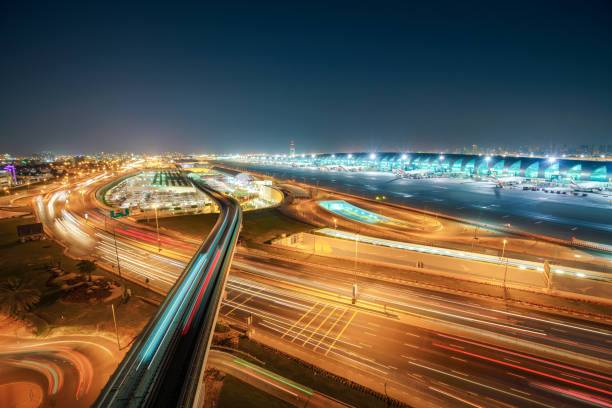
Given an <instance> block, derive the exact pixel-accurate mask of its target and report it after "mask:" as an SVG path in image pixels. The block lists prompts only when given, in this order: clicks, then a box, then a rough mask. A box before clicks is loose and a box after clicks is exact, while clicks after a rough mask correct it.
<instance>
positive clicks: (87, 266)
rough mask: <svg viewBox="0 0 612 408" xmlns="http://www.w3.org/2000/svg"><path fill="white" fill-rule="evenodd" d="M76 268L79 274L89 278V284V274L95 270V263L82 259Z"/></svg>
mask: <svg viewBox="0 0 612 408" xmlns="http://www.w3.org/2000/svg"><path fill="white" fill-rule="evenodd" d="M77 268H78V269H79V272H80V273H82V274H83V275H87V276H88V277H89V281H90V282H91V273H92V272H93V271H95V270H96V263H95V262H93V261H90V260H87V259H84V260H82V261H80V262H79V263H78V264H77Z"/></svg>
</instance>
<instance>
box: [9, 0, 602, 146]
mask: <svg viewBox="0 0 612 408" xmlns="http://www.w3.org/2000/svg"><path fill="white" fill-rule="evenodd" d="M22 3H30V2H22V1H5V2H2V5H1V6H0V53H1V56H2V58H1V60H0V92H1V93H0V95H1V97H0V152H5V151H8V152H14V153H27V152H37V151H42V150H51V151H54V152H69V153H88V152H95V151H112V152H115V151H145V152H162V151H183V152H189V153H203V152H247V151H259V152H263V151H267V152H270V153H283V152H287V151H288V146H289V140H290V139H295V141H296V149H297V151H298V152H299V153H301V152H304V151H305V152H312V151H314V152H331V151H375V150H378V151H381V150H397V151H408V150H442V149H446V148H448V149H452V148H455V147H458V146H471V145H472V144H474V143H475V144H478V145H481V146H504V147H506V146H507V147H513V146H518V145H521V144H531V145H534V146H535V145H540V146H546V147H549V146H550V145H551V144H553V143H554V144H556V145H557V146H559V145H563V144H568V145H580V144H595V145H599V144H612V2H610V1H601V2H598V1H594V0H588V1H578V0H576V1H569V2H565V1H554V2H553V1H551V2H546V1H532V0H531V1H525V2H522V1H516V0H512V1H508V2H502V1H482V2H471V1H456V0H454V1H448V2H431V1H427V2H423V3H422V4H421V5H417V4H409V3H411V2H409V1H402V2H372V3H370V4H369V5H356V4H357V2H348V1H347V2H331V1H329V2H323V3H318V4H315V3H314V2H310V1H306V2H302V3H301V5H300V6H296V5H295V4H293V3H296V4H297V2H291V1H289V2H283V3H261V4H260V3H259V2H249V3H243V4H241V3H235V2H217V3H230V4H232V5H231V6H230V5H224V6H220V5H210V6H209V5H200V6H199V7H197V8H196V7H194V6H186V5H183V6H178V5H177V4H178V3H176V2H172V3H171V2H168V4H167V5H159V6H156V5H152V4H153V2H143V3H141V4H140V5H131V6H126V5H124V4H122V3H123V2H117V3H116V4H111V2H108V3H107V4H105V5H103V6H99V7H98V8H96V7H90V6H83V5H81V4H82V3H85V2H81V1H79V2H75V3H74V4H69V3H62V4H64V6H61V7H58V6H53V7H51V6H49V4H51V3H55V2H41V3H40V4H41V5H40V6H32V5H30V6H26V5H23V4H22ZM58 3H59V2H58ZM100 3H103V2H100ZM104 3H105V2H104ZM45 4H46V5H45ZM170 4H172V6H170ZM361 4H363V3H361ZM101 7H103V8H101Z"/></svg>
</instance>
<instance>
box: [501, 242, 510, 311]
mask: <svg viewBox="0 0 612 408" xmlns="http://www.w3.org/2000/svg"><path fill="white" fill-rule="evenodd" d="M503 242H504V245H503V247H502V256H501V260H502V261H503V260H504V252H505V250H506V244H507V243H508V241H507V240H505V239H504V241H503ZM507 276H508V258H506V265H505V266H504V300H505V299H506V292H507V290H506V277H507Z"/></svg>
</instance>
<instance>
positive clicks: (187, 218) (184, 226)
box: [139, 214, 219, 239]
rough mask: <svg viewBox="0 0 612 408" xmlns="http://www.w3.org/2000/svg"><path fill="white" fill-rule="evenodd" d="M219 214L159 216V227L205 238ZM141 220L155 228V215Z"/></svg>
mask: <svg viewBox="0 0 612 408" xmlns="http://www.w3.org/2000/svg"><path fill="white" fill-rule="evenodd" d="M218 217H219V214H190V215H179V216H176V217H166V218H159V219H158V221H159V227H160V228H166V229H169V230H172V231H177V232H180V233H182V234H185V235H190V236H193V237H197V238H201V239H204V238H206V236H208V233H209V232H210V230H212V228H213V226H214V225H215V223H216V222H217V218H218ZM139 222H141V223H143V224H145V225H148V226H149V227H152V228H155V217H154V216H153V217H151V218H150V219H149V220H148V221H147V220H140V221H139Z"/></svg>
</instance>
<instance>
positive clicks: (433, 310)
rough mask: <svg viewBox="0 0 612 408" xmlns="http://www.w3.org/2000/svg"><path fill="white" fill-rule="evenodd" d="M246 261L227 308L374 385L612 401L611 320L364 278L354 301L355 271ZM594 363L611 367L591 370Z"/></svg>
mask: <svg viewBox="0 0 612 408" xmlns="http://www.w3.org/2000/svg"><path fill="white" fill-rule="evenodd" d="M234 265H235V269H234V270H233V271H232V275H231V279H230V282H229V283H228V292H229V294H228V298H227V301H226V302H225V303H224V306H223V308H222V310H221V314H222V315H224V316H225V317H226V318H232V319H236V320H245V319H246V317H247V316H249V315H252V316H253V327H254V329H255V330H254V331H255V334H254V335H253V337H254V338H255V339H257V340H260V341H264V340H265V341H266V342H268V343H271V344H273V345H274V346H276V347H279V348H281V349H283V348H284V349H285V350H288V351H289V350H292V351H293V353H295V354H298V355H299V356H300V357H301V358H304V359H307V361H317V362H321V361H322V360H328V361H329V360H331V361H333V364H332V367H337V369H338V371H340V372H337V374H338V375H347V373H348V372H353V373H354V374H355V375H361V376H362V378H365V379H367V380H365V381H369V384H368V385H369V386H370V387H372V388H374V389H377V387H378V389H380V388H381V386H382V385H383V384H384V383H385V382H387V383H388V384H387V387H388V388H387V391H388V393H389V395H390V396H391V397H394V398H397V399H400V400H402V401H406V402H408V403H413V404H417V405H419V406H420V404H421V403H423V401H429V403H431V404H432V405H433V406H436V405H437V406H471V405H472V404H476V405H474V406H506V405H504V404H509V405H511V406H517V407H521V406H545V407H546V406H554V407H558V406H578V405H581V404H583V405H585V406H588V405H589V399H591V398H595V399H597V398H602V401H604V402H605V401H606V400H609V399H610V398H609V397H610V396H611V394H610V389H611V387H612V376H611V374H612V365H611V357H612V346H611V344H612V332H611V331H610V330H609V327H607V326H606V325H600V324H594V323H585V322H584V321H579V320H573V319H568V318H562V317H559V316H552V315H548V314H546V313H538V312H526V311H525V310H522V309H518V308H507V307H504V306H502V305H500V304H497V303H494V302H485V301H475V300H474V299H470V298H465V297H461V296H453V295H444V296H441V295H440V294H439V293H436V292H432V291H427V290H418V289H415V288H410V289H408V288H405V287H401V286H397V285H393V284H389V283H382V282H379V281H376V280H369V279H368V280H366V279H363V278H361V277H360V281H359V282H360V283H359V299H358V301H357V303H356V305H355V306H352V305H351V302H350V298H351V287H352V283H353V282H354V279H353V277H352V276H351V273H350V271H348V272H346V273H344V274H338V273H336V274H333V275H332V274H329V273H326V272H328V271H326V270H325V269H324V268H321V267H317V266H315V265H310V266H308V265H304V264H299V263H295V262H290V261H282V260H279V259H274V260H269V261H268V262H262V259H261V257H246V259H243V257H237V259H236V261H235V262H234ZM336 272H337V271H336ZM545 349H548V350H545ZM564 354H566V355H565V356H564ZM542 355H546V356H545V357H543V356H542ZM569 355H572V358H571V360H572V361H570V359H569V358H567V357H568V356H569ZM587 360H589V361H590V362H591V363H594V365H598V366H599V370H597V369H592V368H583V367H582V366H583V365H585V363H586V361H587ZM572 362H573V364H572ZM600 362H601V364H599V363H600ZM586 365H589V364H586ZM390 384H392V385H391V386H390ZM536 384H537V386H536ZM538 387H540V388H538ZM551 387H553V388H554V389H555V391H553V390H552V388H551ZM574 392H576V393H578V394H580V393H582V394H581V395H582V396H583V398H582V399H580V398H579V399H578V400H575V399H573V398H574V397H575V396H574V397H572V396H571V395H572V393H574ZM417 396H418V398H417ZM440 398H441V399H440ZM568 398H569V399H568ZM608 403H609V402H605V403H602V404H601V405H599V406H609V405H606V404H608Z"/></svg>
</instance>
